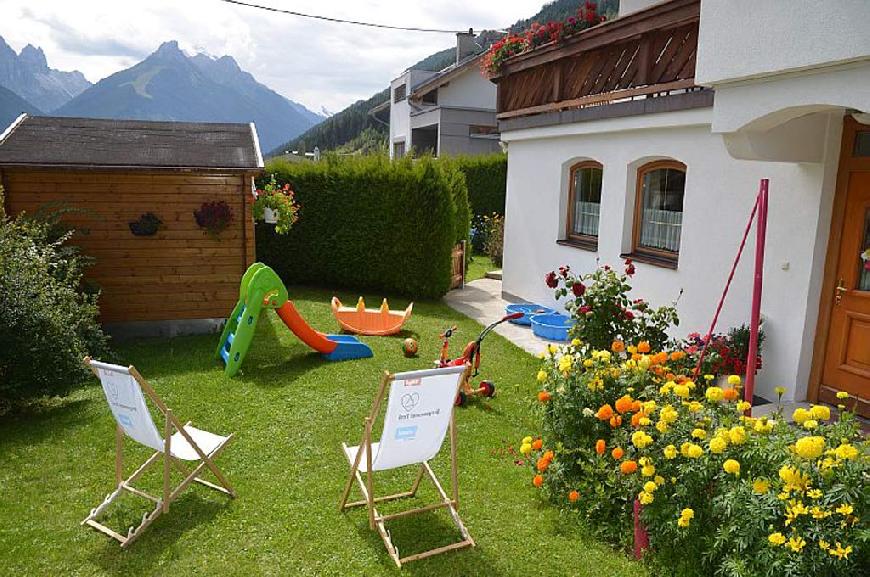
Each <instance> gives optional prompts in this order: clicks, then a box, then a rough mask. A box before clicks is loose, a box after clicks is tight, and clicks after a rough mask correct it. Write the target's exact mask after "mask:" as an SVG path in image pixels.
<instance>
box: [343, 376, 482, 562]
mask: <svg viewBox="0 0 870 577" xmlns="http://www.w3.org/2000/svg"><path fill="white" fill-rule="evenodd" d="M466 370H468V368H467V367H465V366H458V367H446V368H441V369H429V370H423V371H414V372H408V373H398V374H395V375H391V374H390V373H386V372H385V373H384V376H383V378H382V379H381V384H380V387H379V388H378V392H377V394H376V395H375V400H374V403H373V404H372V409H371V413H370V414H369V415H368V416H367V417H366V418H365V422H364V427H363V436H362V441H361V442H360V444H359V445H357V446H355V447H348V446H347V445H346V444H345V443H342V448H343V449H344V454H345V456H346V457H347V460H348V463H350V476H349V477H348V480H347V484H346V485H345V488H344V493H343V494H342V496H341V502H340V504H339V509H340V510H341V511H344V510H345V509H348V508H350V507H358V506H363V505H365V506H366V507H368V513H369V526H370V527H371V528H372V530H377V532H378V533H379V534H380V536H381V539H383V541H384V545H385V546H386V548H387V552H388V553H389V555H390V557H391V558H392V559H393V561H394V562H395V563H396V565H397V566H398V567H399V568H401V567H402V564H403V563H408V562H409V561H416V560H418V559H425V558H426V557H431V556H432V555H437V554H439V553H445V552H447V551H452V550H453V549H460V548H462V547H473V546H474V540H473V539H472V538H471V535H469V534H468V530H467V529H466V528H465V525H463V523H462V520H461V519H460V518H459V514H458V513H457V508H458V507H459V485H458V476H457V468H456V467H457V464H456V427H455V426H454V418H453V408H454V402H455V400H456V394H457V393H458V391H459V384H460V382H461V380H462V376H463V373H464V372H465V371H466ZM387 385H390V387H389V391H390V394H389V400H388V402H387V411H386V414H385V416H384V428H383V433H382V434H381V440H380V441H379V442H377V443H373V442H372V426H373V425H374V422H375V420H376V419H377V417H378V414H379V411H380V407H381V402H382V400H383V397H384V393H385V391H386V390H387ZM448 430H449V431H450V476H451V485H452V487H451V489H452V494H451V495H450V496H448V495H447V493H446V492H445V491H444V488H443V487H442V486H441V483H440V482H439V481H438V478H437V477H436V476H435V473H433V472H432V468H431V467H430V466H429V460H430V459H432V458H433V457H435V455H437V454H438V452H439V451H440V450H441V445H442V444H443V443H444V436H445V435H446V434H447V431H448ZM411 465H417V466H418V467H419V471H418V472H417V477H416V479H415V481H414V483H413V485H412V486H411V489H410V490H409V491H405V492H402V493H396V494H394V495H387V496H383V497H377V496H375V490H374V483H373V479H372V473H373V472H374V471H386V470H389V469H396V468H398V467H405V466H411ZM363 474H365V480H363V477H362V475H363ZM424 474H425V475H427V476H428V477H429V479H431V480H432V483H433V484H434V485H435V489H436V490H437V491H438V494H439V495H440V496H441V501H440V502H438V503H434V504H431V505H426V506H424V507H419V508H416V509H408V510H404V511H401V512H398V513H393V514H391V515H381V514H380V513H378V510H377V508H376V507H375V504H376V503H381V502H383V501H392V500H395V499H401V498H402V497H413V496H414V495H415V494H416V493H417V488H418V487H419V485H420V481H421V480H422V478H423V475H424ZM354 479H356V480H357V483H358V484H359V488H360V491H361V492H362V495H363V500H361V501H354V502H348V498H349V497H350V491H351V489H352V487H353V480H354ZM439 508H446V509H447V510H448V512H449V513H450V516H451V517H452V518H453V523H454V524H455V525H456V528H457V529H459V532H460V534H461V535H462V540H461V541H458V542H455V543H452V544H450V545H446V546H443V547H438V548H435V549H431V550H429V551H425V552H423V553H416V554H414V555H409V556H407V557H400V556H399V550H398V548H397V547H396V546H395V545H394V544H393V542H392V538H391V536H390V533H389V531H387V529H386V525H385V524H386V522H387V521H389V520H391V519H395V518H397V517H404V516H407V515H413V514H416V513H423V512H425V511H431V510H434V509H439Z"/></svg>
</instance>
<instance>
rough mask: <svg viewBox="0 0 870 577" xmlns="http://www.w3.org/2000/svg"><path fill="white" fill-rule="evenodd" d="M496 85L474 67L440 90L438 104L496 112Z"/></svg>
mask: <svg viewBox="0 0 870 577" xmlns="http://www.w3.org/2000/svg"><path fill="white" fill-rule="evenodd" d="M496 90H497V88H496V85H495V84H493V83H492V82H490V81H489V80H487V79H486V78H484V77H483V75H482V74H481V73H480V70H479V69H478V68H477V67H476V66H474V67H471V68H469V69H468V70H466V71H465V72H464V73H463V74H461V75H460V76H458V77H457V78H454V79H453V80H451V81H450V82H449V83H448V84H447V85H446V86H442V87H441V88H440V89H439V90H438V104H439V105H440V106H446V107H458V108H479V109H481V110H484V109H486V110H495V101H496Z"/></svg>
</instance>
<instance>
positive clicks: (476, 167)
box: [447, 152, 507, 217]
mask: <svg viewBox="0 0 870 577" xmlns="http://www.w3.org/2000/svg"><path fill="white" fill-rule="evenodd" d="M447 162H448V163H452V164H453V165H455V167H456V168H458V169H459V170H460V171H461V172H462V173H463V174H464V175H465V181H466V183H467V184H468V202H469V203H470V204H471V213H472V215H474V216H475V217H479V216H488V215H491V214H492V213H494V212H495V213H498V214H501V215H504V203H505V191H506V190H507V155H505V154H502V153H500V152H497V153H494V154H488V155H480V156H457V157H452V158H450V159H449V160H447Z"/></svg>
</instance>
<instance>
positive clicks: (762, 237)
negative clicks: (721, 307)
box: [743, 178, 770, 415]
mask: <svg viewBox="0 0 870 577" xmlns="http://www.w3.org/2000/svg"><path fill="white" fill-rule="evenodd" d="M769 183H770V181H769V180H768V179H766V178H762V179H761V190H760V191H759V193H758V195H759V198H758V222H757V223H756V229H755V232H756V237H755V277H754V279H753V286H752V317H751V320H750V324H749V355H748V356H747V359H746V388H745V389H744V391H743V400H744V401H747V402H748V403H750V407H749V410H748V411H747V413H748V414H749V415H751V414H752V406H751V404H752V396H753V393H754V391H755V367H756V365H757V364H758V326H759V324H760V322H761V287H762V284H763V281H764V244H765V241H766V239H767V200H768V185H769Z"/></svg>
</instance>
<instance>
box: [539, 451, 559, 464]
mask: <svg viewBox="0 0 870 577" xmlns="http://www.w3.org/2000/svg"><path fill="white" fill-rule="evenodd" d="M555 457H556V454H555V453H554V452H553V451H544V454H543V455H541V458H542V459H546V460H548V461H550V462H551V463H552V462H553V459H554V458H555Z"/></svg>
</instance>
